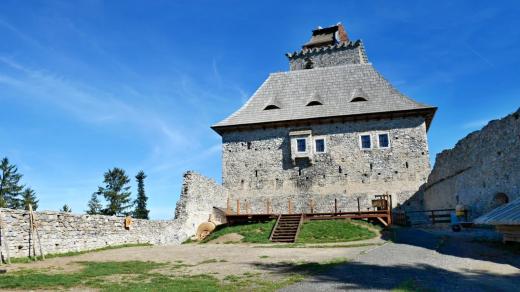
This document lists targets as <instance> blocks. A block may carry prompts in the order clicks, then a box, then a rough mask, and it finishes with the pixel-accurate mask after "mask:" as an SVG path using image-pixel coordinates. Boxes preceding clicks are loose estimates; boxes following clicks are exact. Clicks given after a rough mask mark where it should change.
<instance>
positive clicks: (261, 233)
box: [202, 220, 275, 243]
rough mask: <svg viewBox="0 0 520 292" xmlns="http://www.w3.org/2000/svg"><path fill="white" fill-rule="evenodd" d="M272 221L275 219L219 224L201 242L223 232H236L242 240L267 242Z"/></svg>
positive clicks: (272, 224)
mask: <svg viewBox="0 0 520 292" xmlns="http://www.w3.org/2000/svg"><path fill="white" fill-rule="evenodd" d="M274 223H275V221H274V220H273V221H269V222H264V223H250V224H244V225H234V226H225V225H221V226H218V227H217V229H216V230H215V231H214V232H213V233H211V234H210V235H209V236H208V237H206V238H205V239H204V240H203V241H202V242H208V241H211V240H213V239H216V238H219V237H221V236H222V235H225V234H229V233H238V234H240V235H242V236H243V237H244V238H243V239H242V242H251V243H269V242H270V241H269V235H271V230H272V229H273V226H274Z"/></svg>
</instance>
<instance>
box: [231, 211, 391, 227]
mask: <svg viewBox="0 0 520 292" xmlns="http://www.w3.org/2000/svg"><path fill="white" fill-rule="evenodd" d="M295 214H301V213H291V214H238V215H237V214H227V215H226V219H227V222H228V224H229V225H234V224H243V223H252V222H265V221H269V220H273V219H277V218H278V217H279V216H280V215H295ZM302 215H303V220H304V221H310V220H332V219H369V220H377V221H379V222H381V223H382V224H383V225H385V226H388V225H391V224H392V215H391V212H389V211H388V210H374V211H355V212H337V213H334V212H332V213H303V214H302Z"/></svg>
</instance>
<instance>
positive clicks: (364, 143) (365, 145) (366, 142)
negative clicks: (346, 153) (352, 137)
mask: <svg viewBox="0 0 520 292" xmlns="http://www.w3.org/2000/svg"><path fill="white" fill-rule="evenodd" d="M360 139H361V149H372V141H371V140H370V135H361V136H360Z"/></svg>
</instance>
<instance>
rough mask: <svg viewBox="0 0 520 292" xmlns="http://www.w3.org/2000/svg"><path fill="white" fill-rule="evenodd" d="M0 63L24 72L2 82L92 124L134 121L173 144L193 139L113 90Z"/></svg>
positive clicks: (10, 62) (2, 78)
mask: <svg viewBox="0 0 520 292" xmlns="http://www.w3.org/2000/svg"><path fill="white" fill-rule="evenodd" d="M0 63H3V64H4V65H7V66H9V67H10V68H11V69H15V70H16V71H18V72H19V73H22V74H21V77H11V76H6V75H0V83H3V84H5V85H8V86H11V87H13V88H16V89H17V90H19V91H22V92H24V93H27V94H26V95H24V98H36V99H39V100H42V101H45V102H47V103H51V104H53V105H54V106H57V107H59V108H61V109H62V110H64V111H65V112H67V113H69V114H72V115H73V116H75V117H76V118H78V119H80V120H83V121H86V122H90V123H97V124H105V123H116V122H120V123H131V124H134V125H136V126H138V127H140V128H141V129H143V130H146V131H150V130H151V131H154V132H156V133H158V134H160V135H162V136H163V138H165V139H166V140H167V141H169V143H170V145H172V144H173V145H175V146H184V145H185V144H186V143H187V142H188V140H189V139H188V137H187V136H185V135H183V134H182V132H181V131H180V130H178V129H176V128H174V127H172V126H171V125H169V124H168V123H167V122H166V121H164V120H163V119H161V118H160V117H158V116H157V115H156V113H152V112H151V111H148V110H147V109H146V108H143V107H142V106H135V105H131V104H129V103H125V102H123V101H122V100H120V99H118V98H116V97H114V96H113V94H111V93H109V92H103V91H99V90H97V89H94V88H89V87H88V86H86V85H83V84H79V83H77V82H74V81H71V80H68V79H66V78H64V77H62V76H59V75H56V74H53V73H50V72H47V71H44V70H35V69H32V68H28V67H26V66H24V65H21V64H19V63H17V62H15V61H13V60H11V59H9V58H6V57H0Z"/></svg>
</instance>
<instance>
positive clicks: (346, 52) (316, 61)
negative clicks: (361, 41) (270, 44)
mask: <svg viewBox="0 0 520 292" xmlns="http://www.w3.org/2000/svg"><path fill="white" fill-rule="evenodd" d="M308 59H310V60H311V61H312V63H313V65H314V68H320V67H330V66H338V65H345V64H364V63H368V60H367V57H366V54H365V52H364V49H363V47H362V45H359V46H357V47H343V48H337V49H332V50H329V51H327V52H322V51H319V52H309V53H306V54H305V55H301V56H297V57H292V58H291V59H290V60H289V67H290V69H291V71H293V70H302V69H305V63H306V62H307V60H308Z"/></svg>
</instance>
